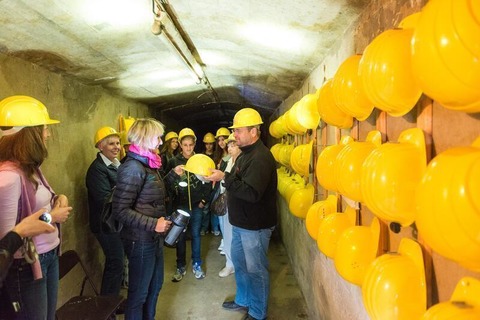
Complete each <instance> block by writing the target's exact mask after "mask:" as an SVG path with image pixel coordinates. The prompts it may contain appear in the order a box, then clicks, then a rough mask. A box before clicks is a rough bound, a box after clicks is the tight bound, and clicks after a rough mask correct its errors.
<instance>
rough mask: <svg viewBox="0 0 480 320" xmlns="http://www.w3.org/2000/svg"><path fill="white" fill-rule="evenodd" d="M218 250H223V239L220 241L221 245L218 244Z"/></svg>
mask: <svg viewBox="0 0 480 320" xmlns="http://www.w3.org/2000/svg"><path fill="white" fill-rule="evenodd" d="M218 251H223V239H222V241H220V245H219V246H218Z"/></svg>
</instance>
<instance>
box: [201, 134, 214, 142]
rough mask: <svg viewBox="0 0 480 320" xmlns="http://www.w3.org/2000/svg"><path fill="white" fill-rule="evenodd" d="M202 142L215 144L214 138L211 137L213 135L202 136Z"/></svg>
mask: <svg viewBox="0 0 480 320" xmlns="http://www.w3.org/2000/svg"><path fill="white" fill-rule="evenodd" d="M203 142H205V143H215V136H214V135H213V133H211V132H207V133H206V134H205V135H204V136H203Z"/></svg>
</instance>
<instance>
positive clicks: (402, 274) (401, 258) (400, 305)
mask: <svg viewBox="0 0 480 320" xmlns="http://www.w3.org/2000/svg"><path fill="white" fill-rule="evenodd" d="M424 268H425V267H424V264H423V256H422V248H421V247H420V245H419V244H418V243H417V242H415V241H414V240H411V239H408V238H402V240H401V241H400V246H399V249H398V253H386V254H383V255H381V256H380V257H378V258H376V259H375V260H374V261H373V262H372V263H371V264H370V266H369V267H368V269H367V271H366V273H365V278H364V281H363V284H362V298H363V303H364V305H365V309H366V310H367V313H368V314H369V315H370V318H371V319H379V320H380V319H382V320H383V319H420V317H421V316H422V315H423V314H424V313H425V310H426V307H427V288H426V284H425V269H424Z"/></svg>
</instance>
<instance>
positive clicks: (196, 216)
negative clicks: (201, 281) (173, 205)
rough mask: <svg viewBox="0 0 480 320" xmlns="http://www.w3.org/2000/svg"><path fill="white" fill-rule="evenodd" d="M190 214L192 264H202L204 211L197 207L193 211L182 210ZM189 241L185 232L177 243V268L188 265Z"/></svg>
mask: <svg viewBox="0 0 480 320" xmlns="http://www.w3.org/2000/svg"><path fill="white" fill-rule="evenodd" d="M181 209H182V210H185V211H187V212H188V213H190V221H189V222H188V228H189V229H190V232H191V234H192V263H197V264H199V265H201V264H202V257H201V253H200V248H201V242H200V241H201V237H200V229H201V228H202V217H203V209H201V208H199V207H198V205H196V206H195V207H194V208H193V209H192V210H189V209H188V208H181ZM186 259H187V241H186V239H185V232H184V233H182V235H181V236H180V238H179V239H178V243H177V268H182V267H185V266H186V264H187V261H186Z"/></svg>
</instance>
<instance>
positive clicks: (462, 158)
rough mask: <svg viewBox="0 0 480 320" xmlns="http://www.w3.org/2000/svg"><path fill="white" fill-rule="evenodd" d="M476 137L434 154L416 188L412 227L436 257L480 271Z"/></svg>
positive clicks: (478, 142) (479, 153)
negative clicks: (471, 140)
mask: <svg viewBox="0 0 480 320" xmlns="http://www.w3.org/2000/svg"><path fill="white" fill-rule="evenodd" d="M479 193H480V137H479V138H477V140H476V141H475V142H474V143H473V144H472V146H470V147H457V148H452V149H449V150H446V151H444V152H442V153H440V154H439V155H437V156H436V157H435V158H434V159H432V161H431V162H430V163H429V164H428V167H427V169H426V171H425V174H424V175H423V177H422V179H421V181H420V183H419V184H418V186H417V189H416V225H417V228H418V230H419V233H420V234H421V235H422V239H424V241H425V243H426V244H428V245H429V246H430V247H431V248H432V249H433V250H434V251H436V252H438V253H439V254H440V255H442V256H444V257H447V258H449V259H451V260H454V261H456V262H458V263H460V264H461V265H463V266H464V267H466V268H468V269H471V270H474V271H477V272H478V271H480V240H479V238H478V234H479V233H480V215H479V212H480V200H479V199H478V196H477V195H478V194H479Z"/></svg>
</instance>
